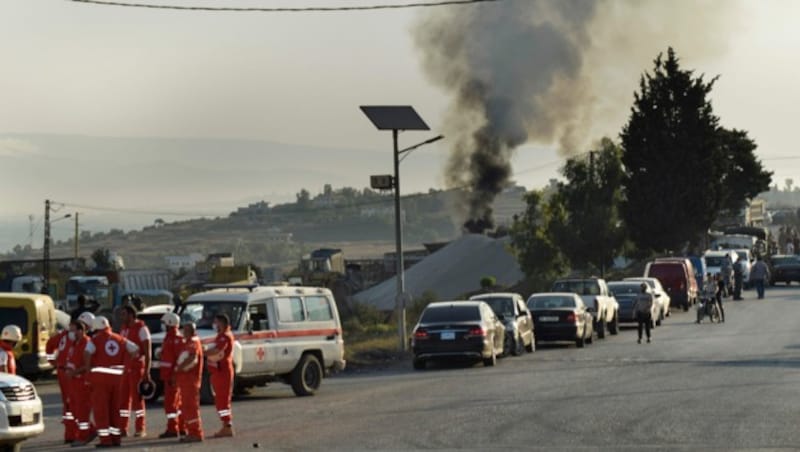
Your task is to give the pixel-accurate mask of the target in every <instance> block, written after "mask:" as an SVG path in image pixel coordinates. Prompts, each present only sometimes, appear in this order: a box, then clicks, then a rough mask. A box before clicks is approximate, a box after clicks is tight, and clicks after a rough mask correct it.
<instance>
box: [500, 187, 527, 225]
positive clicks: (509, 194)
mask: <svg viewBox="0 0 800 452" xmlns="http://www.w3.org/2000/svg"><path fill="white" fill-rule="evenodd" d="M526 207H527V204H525V187H521V186H519V185H515V186H513V187H509V188H506V189H505V190H503V191H502V192H501V193H500V194H499V195H497V197H496V198H495V199H494V204H493V206H492V208H493V209H494V212H493V214H494V220H495V223H496V224H497V226H511V225H512V224H513V223H514V216H515V215H520V214H522V213H524V212H525V209H526Z"/></svg>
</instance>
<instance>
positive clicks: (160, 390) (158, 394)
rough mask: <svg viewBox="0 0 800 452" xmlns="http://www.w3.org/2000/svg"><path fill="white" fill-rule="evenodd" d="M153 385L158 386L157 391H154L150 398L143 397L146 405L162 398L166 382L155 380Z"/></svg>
mask: <svg viewBox="0 0 800 452" xmlns="http://www.w3.org/2000/svg"><path fill="white" fill-rule="evenodd" d="M153 383H155V385H156V390H155V391H153V395H151V396H150V397H143V399H144V401H145V403H153V402H156V401H158V398H159V397H161V394H163V393H164V382H162V381H161V380H156V379H155V378H154V379H153Z"/></svg>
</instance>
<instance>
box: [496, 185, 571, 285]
mask: <svg viewBox="0 0 800 452" xmlns="http://www.w3.org/2000/svg"><path fill="white" fill-rule="evenodd" d="M525 203H526V204H527V208H526V209H525V212H524V213H523V214H522V215H521V216H518V217H515V218H514V224H513V225H512V226H511V231H510V232H511V234H510V235H511V249H512V251H513V252H514V255H515V256H516V257H517V260H518V261H519V264H520V266H521V267H522V271H523V272H525V274H526V275H527V276H528V278H529V279H530V281H531V283H532V285H533V287H534V288H535V289H536V290H545V289H547V288H548V286H549V285H550V283H551V282H552V281H553V279H555V278H557V277H559V276H561V275H562V274H564V273H566V272H567V271H568V270H569V266H568V264H567V259H566V257H565V256H564V254H563V253H562V252H561V250H560V249H559V247H558V246H557V245H556V243H555V240H554V239H553V236H552V234H551V231H552V229H553V228H552V226H553V224H563V223H564V222H565V221H566V219H565V216H566V212H565V211H564V209H563V205H562V204H560V203H558V202H555V203H553V202H545V201H544V200H543V197H542V193H541V192H540V191H531V192H529V193H526V194H525Z"/></svg>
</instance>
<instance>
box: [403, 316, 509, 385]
mask: <svg viewBox="0 0 800 452" xmlns="http://www.w3.org/2000/svg"><path fill="white" fill-rule="evenodd" d="M505 337H506V329H505V327H504V326H503V322H501V321H500V319H499V318H498V317H497V315H496V314H495V313H494V311H492V308H490V307H489V305H488V304H486V303H485V302H483V301H443V302H437V303H431V304H429V305H428V306H427V307H426V308H425V310H423V311H422V314H421V315H420V318H419V323H417V325H416V326H415V327H414V332H413V334H412V339H411V349H412V351H413V353H414V360H413V364H414V369H417V370H422V369H425V367H426V366H427V364H428V361H431V360H435V359H452V358H467V359H476V360H481V361H483V365H484V366H487V367H488V366H494V365H495V363H496V362H497V357H498V356H500V355H502V354H503V344H504V342H505Z"/></svg>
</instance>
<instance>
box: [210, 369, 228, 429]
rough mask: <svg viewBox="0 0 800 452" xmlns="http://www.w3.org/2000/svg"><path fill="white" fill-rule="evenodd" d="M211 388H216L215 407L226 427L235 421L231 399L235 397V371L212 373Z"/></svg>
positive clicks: (215, 371) (221, 370)
mask: <svg viewBox="0 0 800 452" xmlns="http://www.w3.org/2000/svg"><path fill="white" fill-rule="evenodd" d="M211 387H212V388H214V405H216V407H217V414H219V419H220V420H221V421H222V423H223V424H224V425H228V424H230V423H231V421H233V412H232V411H231V397H232V396H233V369H220V370H212V371H211Z"/></svg>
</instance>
